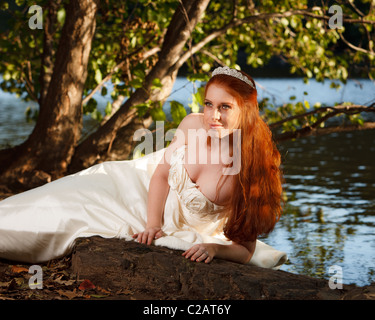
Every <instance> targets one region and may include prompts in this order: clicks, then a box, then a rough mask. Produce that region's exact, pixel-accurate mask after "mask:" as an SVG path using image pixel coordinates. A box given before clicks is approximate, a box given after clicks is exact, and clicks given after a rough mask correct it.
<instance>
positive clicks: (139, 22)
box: [0, 0, 375, 188]
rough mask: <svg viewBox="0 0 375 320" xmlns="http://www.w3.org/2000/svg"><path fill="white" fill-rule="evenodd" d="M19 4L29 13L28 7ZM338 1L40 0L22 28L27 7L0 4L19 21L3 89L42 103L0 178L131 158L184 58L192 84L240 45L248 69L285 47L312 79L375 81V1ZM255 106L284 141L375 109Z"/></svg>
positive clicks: (16, 179) (34, 176) (32, 181)
mask: <svg viewBox="0 0 375 320" xmlns="http://www.w3.org/2000/svg"><path fill="white" fill-rule="evenodd" d="M16 3H17V4H18V5H21V7H20V8H23V10H24V12H25V11H26V10H27V8H28V7H29V5H30V4H31V2H30V3H29V2H27V3H24V1H21V0H19V1H16ZM1 4H2V2H0V6H1ZM338 4H339V6H337V7H336V9H341V10H342V13H343V15H340V12H339V11H337V12H338V13H337V12H336V17H337V19H336V20H335V19H333V18H335V15H334V13H330V12H329V11H330V8H331V7H329V6H328V5H324V6H323V5H321V2H320V1H319V2H317V3H315V1H307V0H302V1H278V2H277V3H275V2H273V1H267V0H262V1H252V0H246V1H245V0H242V1H241V0H237V1H236V0H233V1H219V0H216V1H214V0H212V1H209V0H190V1H187V0H184V1H183V0H178V1H177V0H175V1H173V0H159V1H149V0H133V1H118V2H110V1H105V0H103V1H100V2H96V1H94V0H91V1H89V2H86V5H85V6H84V5H83V4H81V2H80V1H74V0H71V1H65V0H60V1H46V0H45V1H40V5H41V6H42V7H43V12H44V17H43V21H44V27H43V30H42V31H41V30H33V31H30V30H29V29H27V28H26V29H25V27H24V25H25V18H24V16H25V14H24V13H22V12H21V10H20V9H17V8H9V7H8V8H7V7H6V5H5V4H2V6H3V8H5V9H6V10H8V12H9V13H10V14H12V15H13V16H14V19H13V20H12V25H11V26H10V28H9V29H8V30H6V31H5V32H3V34H2V35H1V38H0V41H1V44H2V45H1V49H0V55H1V58H2V59H1V61H2V63H1V64H0V72H1V73H2V74H3V82H2V83H1V88H2V89H3V90H6V91H11V92H16V93H19V94H23V98H24V99H26V100H34V101H37V102H38V103H39V114H35V118H37V121H36V126H35V129H34V131H33V133H32V134H31V135H30V137H29V139H27V141H26V142H25V143H23V144H22V145H20V146H16V147H13V148H11V149H6V150H2V151H1V152H0V162H1V168H2V170H1V171H0V176H1V179H2V181H7V183H8V185H9V186H13V187H15V186H19V187H21V186H22V185H23V186H24V187H26V188H29V187H31V186H35V185H39V184H41V183H44V182H46V181H50V180H52V179H56V178H58V177H60V176H62V175H65V174H67V173H70V172H75V171H78V170H81V169H83V168H85V167H88V166H90V165H93V164H95V163H97V162H101V161H105V160H110V159H126V158H127V157H128V156H129V154H130V153H131V150H132V147H133V146H134V142H133V134H134V131H135V130H136V129H138V128H141V127H144V126H146V127H147V126H149V125H150V123H151V122H152V121H153V120H165V119H166V118H165V114H164V112H163V109H162V105H163V103H164V101H165V99H166V98H167V97H168V95H169V94H170V92H171V89H172V86H173V83H174V81H175V79H176V77H177V74H178V72H179V70H180V69H181V68H182V67H184V68H185V69H186V71H187V74H188V77H189V79H190V80H191V81H195V80H202V81H205V80H207V79H208V76H209V71H210V70H211V69H212V67H214V66H215V65H229V66H231V67H238V66H237V61H238V56H237V55H238V52H240V51H242V52H245V53H246V56H247V61H246V62H247V64H248V65H250V66H251V67H253V68H258V67H261V66H263V65H265V64H266V63H267V62H268V61H269V60H270V59H271V57H273V56H279V57H281V58H282V59H284V60H285V61H286V62H288V63H289V64H290V67H291V72H292V73H297V74H300V75H303V76H305V79H306V81H308V79H309V78H313V77H315V78H316V79H317V80H318V81H324V80H325V79H339V80H341V81H343V82H345V81H346V80H347V78H348V76H349V75H350V74H354V73H355V74H357V75H361V76H366V77H369V78H371V79H373V78H374V75H375V70H374V56H375V54H374V50H373V41H374V24H375V21H374V16H375V13H374V3H373V1H369V0H363V1H361V2H359V1H358V2H355V3H354V2H353V1H341V2H339V3H338ZM77 6H80V7H79V8H80V10H78V7H77ZM96 13H97V14H96ZM337 14H338V15H337ZM338 18H342V19H341V20H340V19H338ZM340 21H342V26H340ZM337 26H338V27H339V28H333V27H337ZM75 52H80V54H81V57H82V59H81V58H79V59H76V57H77V56H75ZM89 54H90V56H89ZM348 61H354V62H355V63H354V64H350V63H348ZM109 81H110V82H112V84H113V87H114V90H113V92H112V93H111V97H112V101H108V103H107V108H106V114H105V115H102V114H101V113H100V112H99V110H98V109H97V103H96V101H95V99H94V98H93V94H94V93H95V92H98V91H101V92H102V94H103V95H106V94H107V87H106V83H108V82H109ZM72 94H73V96H74V97H73V96H71V95H72ZM199 94H200V91H198V92H197V94H196V96H195V97H194V98H195V100H194V101H195V102H199V99H200V96H199ZM67 97H69V99H67ZM172 107H173V108H172V116H173V121H172V122H171V123H167V124H166V125H167V127H170V128H171V127H175V126H177V124H178V122H179V121H180V120H181V118H182V117H183V116H184V115H185V114H186V111H185V109H184V107H183V106H182V105H181V104H179V103H178V102H173V103H172ZM260 107H261V111H262V112H263V114H264V117H265V118H266V120H267V121H268V122H269V123H271V126H272V127H274V128H276V127H278V126H282V130H283V131H284V132H283V133H282V134H283V136H279V138H280V139H281V138H283V139H291V138H296V137H298V136H300V135H302V134H311V133H312V132H317V130H318V128H319V130H322V129H320V128H321V127H322V126H323V123H324V122H325V120H327V119H329V118H330V117H333V116H338V115H340V114H342V113H345V114H347V115H348V116H349V117H350V119H351V121H354V122H355V124H354V125H355V128H356V129H358V128H373V124H367V123H362V122H363V120H362V119H361V118H360V117H358V113H361V112H367V111H371V112H373V111H374V106H352V105H350V104H349V103H347V104H345V105H344V106H342V107H340V106H323V107H318V106H315V108H314V110H308V108H309V106H308V105H307V104H306V103H303V102H297V103H295V104H288V105H284V106H273V105H271V104H270V103H269V102H268V101H260ZM275 107H277V108H275ZM353 113H355V115H354V116H353ZM82 114H92V116H93V117H95V118H96V119H97V120H98V123H100V125H99V126H98V128H97V130H96V131H94V132H92V133H91V134H90V135H88V136H87V137H84V138H83V139H82V137H81V139H80V134H81V122H82ZM272 123H274V124H273V125H272ZM353 128H354V127H353V125H352V127H351V129H353ZM331 130H332V129H331ZM56 133H57V134H56ZM120 150H121V151H120Z"/></svg>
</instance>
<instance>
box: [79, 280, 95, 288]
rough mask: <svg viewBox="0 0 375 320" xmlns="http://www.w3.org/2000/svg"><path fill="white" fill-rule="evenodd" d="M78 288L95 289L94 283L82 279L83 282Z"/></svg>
mask: <svg viewBox="0 0 375 320" xmlns="http://www.w3.org/2000/svg"><path fill="white" fill-rule="evenodd" d="M78 289H79V290H90V289H95V285H94V284H93V283H92V282H91V281H90V280H87V279H86V280H83V282H82V283H81V284H80V285H79V287H78Z"/></svg>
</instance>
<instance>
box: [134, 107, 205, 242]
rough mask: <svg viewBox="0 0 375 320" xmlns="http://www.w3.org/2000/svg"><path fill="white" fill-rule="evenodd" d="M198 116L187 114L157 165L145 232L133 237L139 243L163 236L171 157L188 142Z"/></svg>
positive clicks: (151, 188)
mask: <svg viewBox="0 0 375 320" xmlns="http://www.w3.org/2000/svg"><path fill="white" fill-rule="evenodd" d="M197 119H198V118H197V116H196V115H194V114H192V115H188V116H186V117H185V118H184V119H183V120H182V121H181V123H180V125H179V126H178V128H177V130H176V133H175V136H174V138H173V140H172V141H171V144H170V145H169V146H168V147H167V148H166V150H165V152H164V155H163V158H162V161H161V162H160V163H159V164H158V166H157V167H156V169H155V171H154V173H153V175H152V177H151V180H150V185H149V191H148V200H147V224H146V228H145V230H144V231H143V232H140V233H136V234H134V235H133V238H137V241H138V242H139V243H145V244H151V243H152V241H153V240H154V239H158V238H160V237H162V236H163V232H162V230H161V228H162V225H163V215H164V206H165V201H166V199H167V196H168V192H169V184H168V175H169V169H170V159H171V156H172V153H173V152H174V151H175V150H176V149H177V148H179V147H181V146H182V145H184V144H186V142H187V140H186V138H187V136H188V134H187V133H188V129H189V128H192V127H193V128H194V126H196V122H197Z"/></svg>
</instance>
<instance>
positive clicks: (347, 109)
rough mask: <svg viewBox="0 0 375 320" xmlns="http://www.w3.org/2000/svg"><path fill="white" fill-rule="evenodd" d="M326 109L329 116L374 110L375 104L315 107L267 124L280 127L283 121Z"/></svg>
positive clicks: (272, 127)
mask: <svg viewBox="0 0 375 320" xmlns="http://www.w3.org/2000/svg"><path fill="white" fill-rule="evenodd" d="M327 111H331V113H330V114H329V115H331V116H329V117H328V118H331V117H333V116H336V115H337V114H340V113H345V114H357V113H361V112H375V106H374V104H372V105H370V106H368V107H366V106H362V105H351V106H345V105H338V106H334V107H322V108H319V109H315V110H313V111H309V112H306V113H303V114H297V115H294V116H291V117H288V118H285V119H283V120H280V121H277V122H274V123H271V124H270V125H269V127H270V128H271V129H275V128H278V127H280V126H281V125H282V124H284V123H285V122H289V121H292V120H295V119H303V118H306V117H308V116H311V115H314V114H318V113H324V112H327ZM324 117H326V116H324ZM324 117H323V118H324ZM328 118H325V120H327V119H328ZM325 120H324V121H325ZM319 124H320V123H319Z"/></svg>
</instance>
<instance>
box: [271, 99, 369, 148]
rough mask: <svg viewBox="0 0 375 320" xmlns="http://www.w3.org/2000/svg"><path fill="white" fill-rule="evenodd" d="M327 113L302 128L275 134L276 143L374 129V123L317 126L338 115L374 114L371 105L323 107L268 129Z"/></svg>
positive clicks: (276, 123)
mask: <svg viewBox="0 0 375 320" xmlns="http://www.w3.org/2000/svg"><path fill="white" fill-rule="evenodd" d="M324 112H329V113H328V114H326V115H324V116H323V117H321V118H320V119H318V120H317V121H315V122H314V123H312V124H310V125H307V126H305V127H303V128H300V129H297V130H293V131H286V132H283V133H281V134H277V135H276V136H275V140H276V141H279V142H280V141H286V140H291V139H296V138H300V137H304V136H309V135H313V134H315V135H320V134H328V133H332V132H342V131H354V130H368V129H375V122H366V123H364V124H363V125H344V126H342V125H341V126H333V127H328V128H319V125H320V124H321V123H323V122H324V121H326V120H328V119H329V118H332V117H334V116H337V115H339V114H348V115H353V114H358V113H361V112H375V106H374V104H372V105H371V106H368V107H366V106H361V105H352V106H344V105H339V106H334V107H324V108H319V109H316V110H314V111H311V112H306V113H304V114H300V115H295V116H291V117H288V118H285V119H283V120H281V121H278V122H275V123H273V124H270V125H269V127H270V128H271V129H275V128H277V127H279V126H281V125H282V124H283V123H285V122H288V121H292V120H295V119H302V118H305V117H307V116H310V115H314V114H318V113H324Z"/></svg>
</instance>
